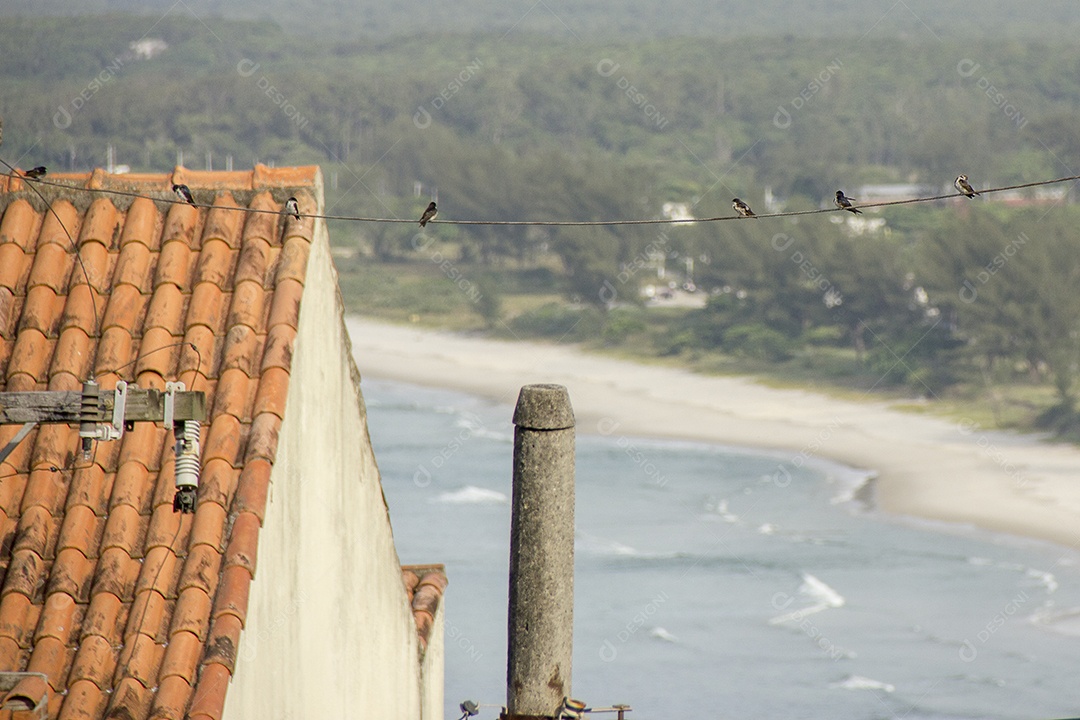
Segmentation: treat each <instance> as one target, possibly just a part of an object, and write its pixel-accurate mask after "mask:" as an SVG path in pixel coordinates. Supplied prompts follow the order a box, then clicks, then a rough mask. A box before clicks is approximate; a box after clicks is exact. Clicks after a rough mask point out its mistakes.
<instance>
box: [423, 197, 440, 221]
mask: <svg viewBox="0 0 1080 720" xmlns="http://www.w3.org/2000/svg"><path fill="white" fill-rule="evenodd" d="M438 214H439V208H437V207H436V206H435V201H434V200H432V201H431V202H429V203H428V206H427V210H425V211H424V214H423V215H421V216H420V227H426V226H427V224H428V223H429V222H431V221H432V220H434V219H435V217H436V216H437V215H438Z"/></svg>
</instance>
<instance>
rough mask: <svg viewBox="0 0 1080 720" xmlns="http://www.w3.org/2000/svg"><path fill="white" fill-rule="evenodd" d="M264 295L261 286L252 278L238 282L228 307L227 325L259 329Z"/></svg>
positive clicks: (261, 323) (262, 321)
mask: <svg viewBox="0 0 1080 720" xmlns="http://www.w3.org/2000/svg"><path fill="white" fill-rule="evenodd" d="M265 295H266V293H265V291H264V290H263V286H262V285H261V284H260V283H258V282H256V281H254V280H244V281H241V282H238V283H237V284H236V289H235V290H234V292H233V297H232V306H231V307H230V308H229V327H236V326H237V325H246V326H247V327H249V328H251V329H252V330H255V331H256V332H258V331H259V330H261V329H262V327H263V324H264V319H263V304H264V298H265Z"/></svg>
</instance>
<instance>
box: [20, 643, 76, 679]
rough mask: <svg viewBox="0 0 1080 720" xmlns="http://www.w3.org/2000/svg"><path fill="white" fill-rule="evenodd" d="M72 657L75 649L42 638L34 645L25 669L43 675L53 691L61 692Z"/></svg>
mask: <svg viewBox="0 0 1080 720" xmlns="http://www.w3.org/2000/svg"><path fill="white" fill-rule="evenodd" d="M74 657H75V648H73V647H68V646H67V645H65V644H64V643H62V642H60V640H58V639H56V638H54V637H43V638H41V640H39V641H37V642H36V643H34V649H33V650H32V651H31V652H30V663H29V665H27V667H26V669H27V671H28V672H39V673H41V674H43V675H45V676H46V677H47V678H48V679H49V685H51V686H52V688H53V690H63V689H64V680H65V679H66V678H67V672H68V670H69V669H70V667H71V661H72V660H73V659H74Z"/></svg>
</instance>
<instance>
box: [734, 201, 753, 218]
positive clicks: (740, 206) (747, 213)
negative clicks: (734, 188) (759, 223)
mask: <svg viewBox="0 0 1080 720" xmlns="http://www.w3.org/2000/svg"><path fill="white" fill-rule="evenodd" d="M731 207H733V208H734V209H735V212H737V213H739V215H740V216H741V217H757V216H756V215H754V211H753V210H751V209H750V206H749V205H747V204H746V203H744V202H743V201H742V200H740V199H739V198H735V199H734V200H732V201H731Z"/></svg>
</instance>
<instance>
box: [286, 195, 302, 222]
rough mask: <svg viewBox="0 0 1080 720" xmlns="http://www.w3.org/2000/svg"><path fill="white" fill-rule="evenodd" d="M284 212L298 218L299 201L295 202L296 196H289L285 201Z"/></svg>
mask: <svg viewBox="0 0 1080 720" xmlns="http://www.w3.org/2000/svg"><path fill="white" fill-rule="evenodd" d="M285 214H286V215H292V216H293V217H294V218H295V219H297V220H299V219H300V203H298V202H296V198H294V197H291V198H289V199H288V200H286V201H285Z"/></svg>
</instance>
